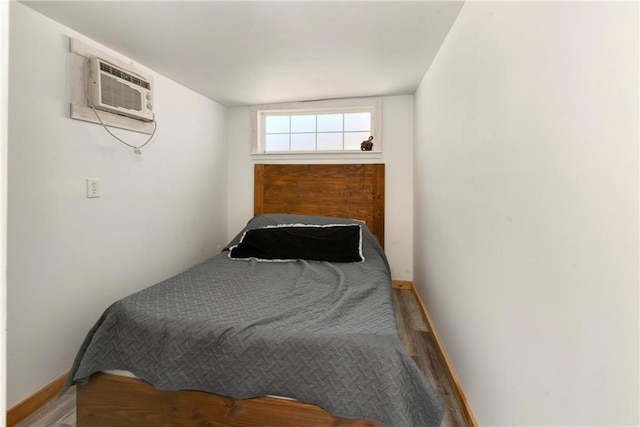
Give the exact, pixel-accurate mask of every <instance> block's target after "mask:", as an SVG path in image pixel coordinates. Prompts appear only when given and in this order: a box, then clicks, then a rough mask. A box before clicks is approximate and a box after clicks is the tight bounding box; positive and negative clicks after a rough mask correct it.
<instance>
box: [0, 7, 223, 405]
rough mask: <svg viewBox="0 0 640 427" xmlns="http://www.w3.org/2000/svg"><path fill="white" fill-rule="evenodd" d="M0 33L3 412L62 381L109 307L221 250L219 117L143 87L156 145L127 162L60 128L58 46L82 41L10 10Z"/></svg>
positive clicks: (126, 154) (217, 108) (212, 107)
mask: <svg viewBox="0 0 640 427" xmlns="http://www.w3.org/2000/svg"><path fill="white" fill-rule="evenodd" d="M10 23H11V29H10V34H11V40H10V69H9V71H10V76H9V91H10V92H9V110H10V112H9V176H8V181H9V188H8V192H9V200H8V354H7V358H8V368H7V371H8V390H7V392H8V396H7V404H8V405H7V406H8V407H10V406H12V405H14V404H15V403H17V402H18V401H20V400H22V399H23V398H25V397H27V396H28V395H30V394H31V393H33V392H34V391H36V390H38V389H39V388H41V387H42V386H44V385H45V384H47V383H49V382H50V381H52V380H53V379H54V378H56V377H58V376H60V375H61V374H63V373H64V372H66V371H67V370H69V368H70V367H71V363H72V361H73V357H74V356H75V352H76V351H77V349H78V348H79V346H80V343H81V341H82V339H83V338H84V336H85V334H86V333H87V331H88V330H89V328H90V327H91V326H92V325H93V323H94V322H95V321H96V320H97V319H98V317H99V316H100V314H101V313H102V311H103V310H104V309H106V308H107V306H108V305H110V304H111V303H112V302H113V301H115V300H116V299H118V298H121V297H124V296H126V295H128V294H129V293H131V292H134V291H136V290H139V289H142V288H144V287H147V286H150V285H152V284H154V283H156V282H157V281H160V280H162V279H165V278H167V277H170V276H172V275H173V274H176V273H178V272H180V271H182V270H184V269H185V268H187V267H190V266H191V265H194V264H196V263H198V262H200V261H202V260H204V259H206V258H208V257H210V256H212V255H214V254H215V253H216V251H217V247H219V246H220V245H222V244H224V243H225V241H226V238H227V232H226V223H227V206H226V203H227V202H226V200H227V195H226V182H227V181H226V179H227V165H226V161H227V153H226V108H225V107H223V106H221V105H219V104H217V103H215V102H213V101H211V100H209V99H207V98H204V97H202V96H201V95H198V94H196V93H194V92H192V91H191V90H189V89H186V88H184V87H182V86H180V85H178V84H176V83H174V82H173V81H170V80H168V79H166V78H164V77H163V76H161V75H158V74H155V73H153V75H154V81H155V107H156V118H157V121H158V132H157V135H156V137H155V140H154V142H152V143H151V146H150V147H149V149H145V151H144V154H143V155H142V156H141V157H138V156H136V155H135V154H134V153H133V152H132V150H131V149H128V148H126V147H124V146H123V145H122V144H120V143H118V142H117V141H115V140H114V139H112V138H111V137H110V136H108V135H107V134H106V132H105V131H104V129H102V128H101V127H100V126H99V125H96V124H92V123H87V122H81V121H76V120H72V119H70V118H69V100H70V82H69V73H70V54H69V48H68V40H69V36H73V37H78V38H81V39H83V40H85V41H88V40H87V39H85V38H83V37H82V36H80V35H78V34H77V33H75V32H73V31H71V30H70V29H68V28H66V27H64V26H62V25H60V24H58V23H56V22H54V21H52V20H50V19H48V18H45V17H44V16H42V15H39V14H38V13H36V12H34V11H33V10H31V9H29V8H27V7H25V6H23V5H21V4H19V3H15V2H12V3H11V5H10ZM98 47H99V48H102V47H100V46H98ZM102 49H104V48H102ZM106 50H107V51H108V49H106ZM116 55H117V54H116ZM116 133H118V134H120V135H122V136H124V138H128V139H130V140H132V141H136V142H137V143H139V142H140V141H142V140H144V139H145V138H146V136H145V135H140V134H134V133H132V132H128V131H120V132H117V130H116ZM88 177H97V178H99V179H100V181H101V190H102V197H101V198H99V199H86V198H85V185H86V184H85V180H86V178H88Z"/></svg>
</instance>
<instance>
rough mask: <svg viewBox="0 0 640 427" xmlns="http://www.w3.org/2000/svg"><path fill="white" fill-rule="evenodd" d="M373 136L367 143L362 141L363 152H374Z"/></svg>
mask: <svg viewBox="0 0 640 427" xmlns="http://www.w3.org/2000/svg"><path fill="white" fill-rule="evenodd" d="M371 141H373V136H370V137H369V139H367V140H366V141H362V144H360V149H361V150H362V151H371V150H373V142H371Z"/></svg>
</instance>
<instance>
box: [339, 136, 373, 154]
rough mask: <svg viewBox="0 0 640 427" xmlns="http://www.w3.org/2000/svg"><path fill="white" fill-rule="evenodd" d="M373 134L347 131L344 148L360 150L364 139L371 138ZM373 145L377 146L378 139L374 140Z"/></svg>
mask: <svg viewBox="0 0 640 427" xmlns="http://www.w3.org/2000/svg"><path fill="white" fill-rule="evenodd" d="M370 136H371V134H370V133H369V132H345V134H344V149H345V150H360V144H362V141H364V140H367V139H369V137H370ZM371 142H373V147H374V148H375V146H376V145H375V144H376V140H375V139H374V140H373V141H371Z"/></svg>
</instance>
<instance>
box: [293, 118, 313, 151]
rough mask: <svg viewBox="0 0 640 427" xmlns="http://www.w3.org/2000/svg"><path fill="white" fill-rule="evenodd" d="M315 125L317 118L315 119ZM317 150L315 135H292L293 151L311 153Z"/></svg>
mask: <svg viewBox="0 0 640 427" xmlns="http://www.w3.org/2000/svg"><path fill="white" fill-rule="evenodd" d="M313 122H314V124H315V118H314V121H313ZM315 149H316V134H315V133H292V134H291V151H309V150H315Z"/></svg>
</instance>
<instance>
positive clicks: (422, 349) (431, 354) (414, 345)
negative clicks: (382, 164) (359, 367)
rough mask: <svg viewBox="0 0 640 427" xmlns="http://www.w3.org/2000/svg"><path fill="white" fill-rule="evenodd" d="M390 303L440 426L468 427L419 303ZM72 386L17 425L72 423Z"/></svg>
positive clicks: (396, 299)
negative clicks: (439, 413)
mask: <svg viewBox="0 0 640 427" xmlns="http://www.w3.org/2000/svg"><path fill="white" fill-rule="evenodd" d="M393 304H394V309H395V311H396V320H397V323H398V329H399V331H400V337H401V338H402V341H403V342H404V345H405V347H406V349H407V351H408V352H409V354H410V355H411V356H412V357H413V359H414V360H415V362H416V364H417V365H418V366H419V367H420V369H422V371H423V372H424V373H425V374H426V376H427V377H428V378H429V380H430V381H431V383H432V384H433V385H434V386H435V388H436V389H437V391H438V392H439V393H440V396H441V397H442V402H443V403H444V405H445V409H446V412H445V416H444V420H443V422H442V426H445V427H450V426H451V427H457V426H463V427H467V425H466V424H465V422H464V418H463V417H462V411H461V408H460V406H459V404H458V402H457V400H456V399H455V395H454V394H453V389H452V387H451V384H449V382H448V380H447V375H446V373H445V371H444V365H443V363H442V360H440V358H439V356H438V353H437V351H436V348H435V343H434V341H433V338H432V336H431V334H430V333H429V331H428V330H427V327H426V325H425V323H424V321H423V320H422V315H421V313H420V309H419V308H418V304H417V302H416V300H415V298H414V297H413V294H412V293H411V291H410V290H405V289H394V290H393ZM75 392H76V391H75V387H73V388H71V389H70V390H69V392H67V393H66V394H65V395H64V396H62V397H60V398H58V399H55V400H53V401H51V402H49V403H48V404H47V405H45V406H43V407H42V408H41V409H39V410H38V411H37V412H35V413H34V414H32V415H31V416H30V417H28V418H27V419H25V420H23V421H22V422H20V423H19V424H17V426H19V427H75V425H76V394H75Z"/></svg>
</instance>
